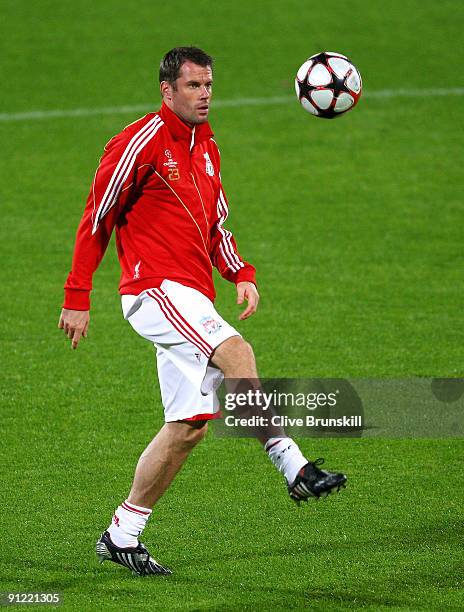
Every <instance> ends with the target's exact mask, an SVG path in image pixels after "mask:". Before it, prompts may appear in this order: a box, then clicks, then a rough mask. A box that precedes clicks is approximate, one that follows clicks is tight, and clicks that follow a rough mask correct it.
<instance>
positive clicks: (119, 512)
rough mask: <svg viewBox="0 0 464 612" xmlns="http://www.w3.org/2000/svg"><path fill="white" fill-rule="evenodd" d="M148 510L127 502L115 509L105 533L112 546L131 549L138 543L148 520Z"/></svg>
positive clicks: (149, 511) (149, 512)
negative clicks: (107, 534) (109, 538)
mask: <svg viewBox="0 0 464 612" xmlns="http://www.w3.org/2000/svg"><path fill="white" fill-rule="evenodd" d="M150 514H151V510H150V508H143V507H142V506H136V505H135V504H131V503H129V502H128V501H127V499H126V501H124V502H122V504H121V505H120V506H118V507H117V509H116V511H115V513H114V515H113V520H112V522H111V525H110V526H109V527H108V529H107V531H108V533H109V534H110V537H111V540H112V542H113V544H115V545H116V546H119V547H120V548H129V547H130V548H132V547H135V546H137V544H138V543H139V541H138V537H139V535H140V534H141V533H142V531H143V530H144V528H145V525H146V523H147V521H148V519H149V518H150Z"/></svg>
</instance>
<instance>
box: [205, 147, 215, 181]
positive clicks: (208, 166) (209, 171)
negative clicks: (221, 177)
mask: <svg viewBox="0 0 464 612" xmlns="http://www.w3.org/2000/svg"><path fill="white" fill-rule="evenodd" d="M203 157H204V158H205V161H206V168H205V170H206V174H207V175H208V176H214V166H213V164H212V163H211V159H210V158H209V155H208V153H203Z"/></svg>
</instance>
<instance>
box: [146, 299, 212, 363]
mask: <svg viewBox="0 0 464 612" xmlns="http://www.w3.org/2000/svg"><path fill="white" fill-rule="evenodd" d="M155 291H156V289H155ZM158 291H159V292H160V293H162V292H161V289H158ZM163 298H164V300H165V303H166V305H167V306H170V307H171V309H172V311H173V313H174V314H175V315H177V317H178V318H179V319H180V322H181V323H184V325H185V327H186V328H187V329H189V330H190V332H191V333H192V335H193V337H194V338H197V340H198V342H200V343H203V344H204V346H205V347H206V348H207V349H208V350H209V351H211V352H212V351H213V347H212V346H211V345H210V344H209V343H208V342H207V341H206V340H205V339H204V338H203V337H202V336H201V335H200V334H199V333H198V332H197V330H196V329H195V328H194V327H192V326H191V325H190V323H189V322H188V321H187V319H186V318H185V317H183V316H182V314H181V313H180V312H179V310H178V309H177V308H176V307H175V306H174V304H173V303H172V300H170V298H169V296H168V295H167V294H165V295H163Z"/></svg>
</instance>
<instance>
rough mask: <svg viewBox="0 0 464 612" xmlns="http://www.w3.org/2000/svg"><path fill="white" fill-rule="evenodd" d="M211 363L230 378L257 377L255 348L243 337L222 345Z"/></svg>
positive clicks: (227, 341) (229, 340)
mask: <svg viewBox="0 0 464 612" xmlns="http://www.w3.org/2000/svg"><path fill="white" fill-rule="evenodd" d="M211 361H212V363H213V364H214V365H215V366H216V367H218V368H219V369H220V370H222V372H223V373H224V376H226V377H228V378H242V377H249V378H256V377H257V373H256V362H255V356H254V353H253V348H252V347H251V344H249V343H248V342H246V340H244V339H243V338H242V337H241V336H233V337H232V338H228V339H227V340H225V341H224V342H223V343H222V344H220V345H219V346H218V347H217V348H216V350H215V351H214V353H213V356H212V357H211Z"/></svg>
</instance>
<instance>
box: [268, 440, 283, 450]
mask: <svg viewBox="0 0 464 612" xmlns="http://www.w3.org/2000/svg"><path fill="white" fill-rule="evenodd" d="M279 442H280V440H277V441H276V442H273V443H272V444H271V445H270V446H266V447H265V448H266V453H268V452H269V451H270V450H271V448H273V447H274V446H275V445H276V444H279Z"/></svg>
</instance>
